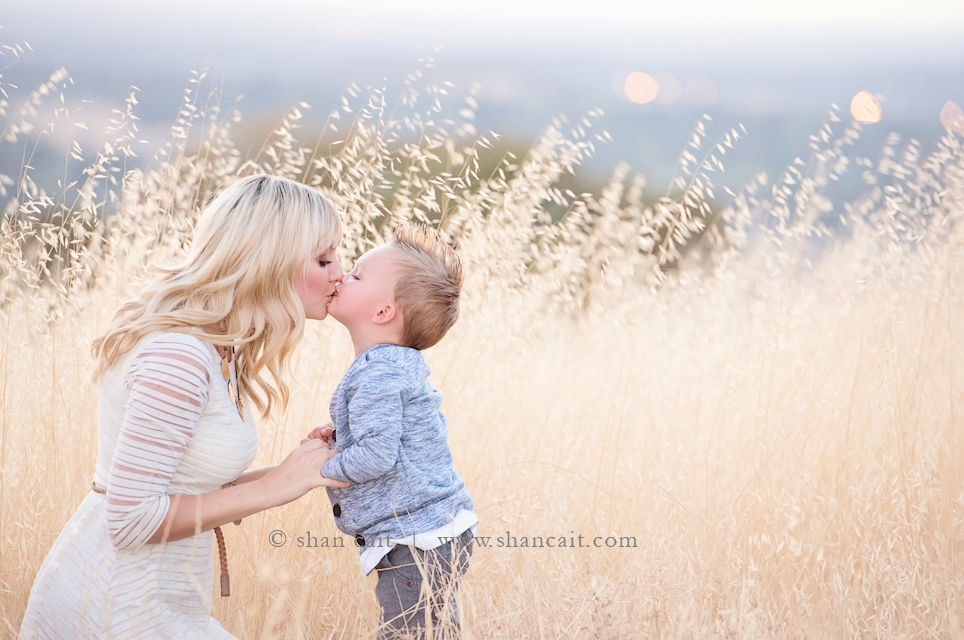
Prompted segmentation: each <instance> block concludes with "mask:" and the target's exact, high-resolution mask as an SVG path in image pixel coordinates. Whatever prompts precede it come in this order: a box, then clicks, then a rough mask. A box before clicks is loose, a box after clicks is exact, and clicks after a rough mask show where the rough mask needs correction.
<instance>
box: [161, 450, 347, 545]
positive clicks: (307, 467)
mask: <svg viewBox="0 0 964 640" xmlns="http://www.w3.org/2000/svg"><path fill="white" fill-rule="evenodd" d="M336 453H337V452H336V451H332V450H329V449H328V445H326V444H325V443H324V442H322V441H321V440H312V441H311V442H309V443H306V444H304V445H302V446H300V447H298V448H297V449H295V450H294V451H292V452H291V454H290V455H289V456H288V457H287V458H285V459H284V461H283V462H282V463H281V464H279V465H275V466H273V467H262V468H260V469H254V470H252V471H249V472H248V473H246V474H244V475H248V474H260V477H257V478H254V479H251V480H246V481H244V482H243V483H242V482H241V481H240V479H239V481H238V484H237V485H236V486H231V485H228V486H227V487H225V488H223V489H220V490H219V491H213V492H211V493H205V494H202V495H198V496H171V506H170V509H168V511H167V515H166V516H165V518H164V521H163V522H162V523H161V526H160V527H158V529H157V531H156V532H155V533H154V535H153V536H151V538H150V539H149V540H148V541H147V542H150V543H157V542H165V541H169V540H182V539H184V538H189V537H191V536H193V535H197V534H198V533H201V532H202V531H207V530H209V529H213V528H214V527H219V526H221V525H225V524H227V523H229V522H233V521H235V520H239V519H241V518H246V517H248V516H250V515H253V514H255V513H258V512H259V511H264V510H266V509H271V508H272V507H278V506H281V505H283V504H287V503H289V502H291V501H292V500H297V499H298V498H300V497H301V496H303V495H304V494H306V493H308V492H309V491H311V490H312V489H314V488H316V487H322V486H327V487H347V486H348V484H347V483H344V482H338V481H337V480H330V479H329V478H326V477H324V476H323V475H321V467H322V465H323V464H324V463H325V462H326V461H327V460H328V459H329V458H331V457H332V456H334V455H335V454H336ZM262 472H264V473H262ZM244 475H242V478H244Z"/></svg>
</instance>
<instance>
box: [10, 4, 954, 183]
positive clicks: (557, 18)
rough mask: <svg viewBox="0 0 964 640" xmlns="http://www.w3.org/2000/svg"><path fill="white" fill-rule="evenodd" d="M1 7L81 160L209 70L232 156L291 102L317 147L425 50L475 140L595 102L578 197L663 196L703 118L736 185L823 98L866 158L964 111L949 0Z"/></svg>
mask: <svg viewBox="0 0 964 640" xmlns="http://www.w3.org/2000/svg"><path fill="white" fill-rule="evenodd" d="M0 7H2V9H0V26H2V27H3V28H2V29H0V44H2V45H7V46H15V45H16V44H21V45H22V46H23V48H24V53H22V54H20V55H19V57H18V56H17V55H16V54H14V53H12V52H11V51H10V50H5V53H4V55H3V56H2V57H0V68H2V69H3V70H2V74H3V78H2V81H3V83H4V85H3V86H4V88H5V91H6V92H7V93H11V94H13V95H12V96H10V97H9V102H10V104H11V106H13V107H16V106H17V100H18V98H17V96H18V95H19V99H20V100H24V99H25V98H26V95H27V92H28V91H30V90H31V89H33V88H35V87H36V86H37V85H38V84H39V83H41V82H42V81H43V80H44V79H45V78H46V77H47V76H49V75H50V74H51V73H52V72H54V71H55V70H56V69H58V68H59V67H65V68H66V70H67V72H68V73H69V74H70V78H71V79H72V80H73V85H72V86H70V87H69V90H68V92H67V96H68V106H69V107H71V108H72V109H73V111H72V113H71V117H74V118H80V119H82V120H83V121H84V122H85V123H86V124H87V127H88V128H87V130H86V131H84V130H74V131H72V132H71V135H72V136H75V137H77V138H78V140H79V142H80V144H81V145H82V146H84V147H85V148H86V147H87V146H91V145H96V144H98V140H99V139H100V137H101V136H102V135H103V131H104V128H105V126H106V123H107V118H108V115H109V114H110V111H111V109H123V107H124V100H125V98H126V97H127V95H128V93H129V89H130V87H131V86H136V87H137V88H138V91H137V94H136V95H137V100H138V103H139V104H138V105H137V107H136V109H135V114H136V115H137V116H138V117H139V118H140V119H141V122H140V129H141V134H142V137H144V138H145V139H148V140H151V141H152V142H154V143H156V142H157V141H158V140H159V139H160V138H161V137H162V136H163V134H164V133H165V132H166V131H167V130H169V129H170V127H171V125H172V124H173V123H174V121H175V119H176V116H177V111H178V108H179V105H180V100H181V96H182V93H183V90H184V87H185V86H186V84H187V81H188V80H189V78H190V77H191V76H190V73H191V71H192V70H196V71H201V70H203V69H207V71H208V74H209V78H212V79H213V81H214V82H215V84H218V85H221V86H223V93H222V98H221V100H222V102H223V103H224V106H225V107H231V108H234V107H235V106H236V107H237V108H238V109H239V110H240V112H241V114H242V121H241V123H240V124H239V126H238V127H237V128H236V134H237V135H236V139H237V140H238V142H239V146H241V147H242V148H244V146H245V143H246V141H247V143H248V144H250V145H251V146H253V147H254V148H255V149H256V148H257V147H258V146H259V144H260V142H261V140H263V138H264V136H265V135H266V134H267V133H268V132H269V131H270V130H271V128H272V127H274V126H275V125H276V123H277V122H278V121H279V120H280V119H281V118H282V117H283V115H284V113H285V112H286V111H287V110H288V109H290V108H291V107H293V106H295V105H296V104H298V103H299V102H305V103H307V104H308V105H310V106H311V107H312V108H311V109H310V110H308V111H306V113H305V119H304V122H303V132H304V135H305V139H306V140H314V138H315V137H317V132H318V131H320V130H321V128H322V126H323V122H324V120H325V117H326V116H327V114H328V113H329V112H330V111H331V109H332V108H334V107H336V106H337V105H338V104H339V96H340V95H342V94H343V92H344V91H345V90H346V88H347V87H348V86H349V85H350V84H351V83H354V84H356V85H358V87H359V88H360V89H361V90H362V92H364V90H365V89H366V87H372V88H382V87H384V88H386V89H387V92H388V95H389V99H390V102H391V100H392V99H393V98H396V97H397V96H398V95H399V90H400V87H401V85H402V83H403V82H404V80H405V78H406V76H407V75H408V74H409V73H412V72H413V71H415V70H416V69H417V68H419V64H418V62H417V61H418V60H419V59H423V58H424V57H425V56H431V57H432V58H433V60H434V65H432V66H430V68H427V69H424V74H425V77H424V80H423V79H420V80H419V81H420V82H422V81H424V82H426V83H429V82H434V83H437V84H439V86H446V87H447V91H448V92H449V94H450V95H452V96H455V97H458V98H462V97H464V96H466V95H468V94H469V91H470V88H471V86H472V85H473V83H477V95H476V99H477V101H478V109H477V110H476V115H475V118H476V119H475V124H476V127H477V129H478V130H479V131H480V132H482V131H484V130H486V129H489V130H492V131H494V132H496V133H498V134H500V135H501V136H503V139H502V144H503V145H504V146H505V147H506V148H509V149H518V150H520V151H524V150H525V149H528V148H530V146H531V143H532V142H533V141H534V140H535V139H536V138H538V136H539V135H540V133H541V132H542V131H543V130H544V129H545V127H546V126H547V125H548V124H549V123H550V122H551V120H552V118H554V117H556V116H560V115H562V116H565V117H567V118H568V119H569V121H571V122H578V121H579V120H580V119H581V118H582V117H583V116H584V115H585V114H586V113H587V112H588V111H590V110H592V109H595V108H599V109H601V110H602V112H603V113H604V115H603V116H602V117H601V118H600V119H599V121H598V124H597V125H596V126H597V127H599V128H600V129H605V130H606V131H608V132H609V134H610V135H611V136H612V142H609V143H607V144H602V145H599V146H597V150H596V154H595V157H594V158H592V159H591V160H590V161H589V162H588V163H587V165H586V166H585V168H584V170H583V172H582V173H581V175H580V180H581V181H583V182H584V183H585V184H584V185H582V186H585V187H586V188H592V187H593V186H595V185H598V183H599V182H601V181H602V180H604V179H605V178H606V176H607V175H608V174H609V173H610V172H611V170H612V168H613V167H614V166H615V165H616V163H617V162H619V161H625V162H627V163H629V165H630V166H631V167H632V169H633V170H635V171H639V172H642V173H644V174H645V175H646V176H647V177H648V179H649V184H650V185H651V188H652V189H653V191H655V192H661V191H665V186H666V184H667V182H668V181H669V179H670V176H671V174H672V173H673V169H674V166H675V163H676V160H677V158H678V157H679V155H680V152H681V151H682V149H683V148H684V146H685V144H686V142H687V141H688V140H689V138H690V132H691V131H692V129H693V127H694V125H695V124H696V123H697V121H698V120H699V119H700V117H701V115H702V114H704V113H705V114H708V115H709V116H711V117H712V119H713V120H712V122H711V123H710V132H709V138H708V139H709V140H710V141H713V140H714V139H715V137H716V135H719V134H721V133H722V132H723V131H725V130H727V129H729V128H730V127H732V126H735V125H737V124H742V125H744V126H745V128H746V130H747V136H746V137H745V138H744V139H743V140H741V141H740V143H739V144H738V145H737V148H736V150H735V152H733V153H731V154H730V155H729V156H728V157H727V160H726V173H727V177H726V178H725V179H724V180H722V182H723V183H724V184H726V185H728V186H730V187H733V188H736V187H738V186H740V185H741V184H742V183H743V182H745V181H746V180H747V179H749V178H750V177H751V176H753V175H755V174H757V173H759V172H761V171H765V172H767V173H768V174H769V175H770V176H773V175H778V174H779V173H780V172H781V171H782V170H783V169H784V168H785V167H786V166H787V165H788V164H789V163H790V162H792V160H793V158H794V157H796V156H802V157H806V154H807V141H808V136H809V135H813V134H816V133H818V131H819V129H820V127H821V124H822V122H824V121H825V119H826V118H827V113H828V110H829V109H830V108H831V105H833V104H836V105H838V106H839V107H840V110H841V112H842V114H843V117H845V118H849V117H851V116H850V113H849V112H850V110H851V103H852V101H854V98H855V96H857V95H858V93H860V92H867V93H866V94H861V95H863V96H864V100H863V102H862V103H861V105H857V106H855V108H862V109H863V112H864V113H863V117H864V118H865V119H866V120H867V122H869V123H871V124H867V125H866V126H865V128H864V133H863V135H862V136H861V139H860V141H858V142H857V145H858V146H859V147H862V148H863V149H858V152H860V151H863V153H865V155H867V156H868V157H874V156H876V155H878V154H879V152H880V149H881V147H882V146H883V145H884V141H885V139H886V136H887V134H889V133H890V132H895V133H897V134H899V136H900V137H901V138H902V139H904V140H907V139H910V138H916V139H917V140H919V141H920V142H921V143H922V145H923V148H924V150H925V151H926V150H928V149H929V148H930V147H931V146H932V145H933V143H934V142H935V141H936V140H937V139H938V137H939V136H940V135H941V134H942V133H943V132H944V126H945V125H946V124H947V123H948V122H949V120H948V118H949V117H950V116H953V115H954V114H955V113H958V112H959V111H960V108H959V106H958V105H964V2H960V1H959V0H954V1H946V0H916V1H915V2H913V3H911V2H906V1H899V2H896V1H895V2H889V1H884V2H881V1H876V2H872V1H863V0H844V1H833V0H815V1H810V2H807V3H802V2H796V3H788V2H772V1H768V2H758V1H756V0H736V1H731V2H726V3H722V2H713V1H711V0H680V1H673V2H663V3H647V2H636V3H632V2H615V1H612V0H595V1H592V2H566V1H562V2H527V1H525V0H517V1H514V2H513V1H508V0H494V1H488V2H455V1H447V2H436V1H429V0H413V1H408V2H389V1H387V0H379V1H373V0H367V1H364V2H342V3H328V2H312V1H310V0H274V1H273V2H271V3H267V2H252V1H250V0H234V1H231V2H227V1H221V0H195V1H193V2H192V1H189V0H165V1H164V2H158V1H148V0H145V1H138V2H132V1H126V2H122V1H119V0H86V1H83V2H66V1H63V0H0ZM28 45H29V48H28ZM446 81H447V82H450V83H451V86H449V85H442V84H441V83H443V82H446ZM11 86H13V88H11ZM18 92H19V93H18ZM71 98H72V99H73V101H72V102H71ZM955 109H957V111H955ZM942 112H943V113H944V116H945V118H944V119H945V122H944V123H943V124H942V121H941V115H942ZM874 120H878V122H876V123H874ZM59 148H60V149H63V146H60V147H59ZM8 152H9V148H8ZM21 161H22V158H16V159H14V158H7V160H6V161H5V163H4V164H11V165H13V166H19V164H20V162H21ZM34 167H35V168H37V167H36V164H34ZM40 171H41V172H42V169H40Z"/></svg>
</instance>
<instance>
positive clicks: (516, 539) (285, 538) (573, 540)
mask: <svg viewBox="0 0 964 640" xmlns="http://www.w3.org/2000/svg"><path fill="white" fill-rule="evenodd" d="M458 539H459V538H458V537H439V539H438V540H439V544H440V545H442V544H446V543H448V542H451V541H453V540H458ZM472 540H473V544H474V545H475V548H476V550H478V549H485V548H491V549H635V548H637V543H636V537H635V536H616V535H597V536H593V535H589V536H587V535H583V534H581V533H580V534H577V533H575V532H569V535H516V534H513V533H512V532H511V531H506V532H505V533H504V534H500V535H497V536H475V537H474V538H473V539H472ZM268 544H270V545H271V546H272V547H285V546H289V547H297V548H301V549H344V548H349V547H351V548H356V549H357V548H359V547H391V546H394V543H392V542H390V541H389V539H388V538H372V539H370V540H366V539H365V538H364V537H362V536H355V537H354V538H351V537H349V536H327V535H317V534H314V533H312V532H311V531H304V532H300V533H292V534H289V533H288V532H287V531H282V530H281V529H275V530H274V531H272V532H271V533H269V534H268Z"/></svg>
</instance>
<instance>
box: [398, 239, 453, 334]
mask: <svg viewBox="0 0 964 640" xmlns="http://www.w3.org/2000/svg"><path fill="white" fill-rule="evenodd" d="M389 244H390V246H392V247H395V248H396V249H398V250H399V259H398V282H397V283H396V284H395V304H397V305H398V309H399V311H400V312H401V314H402V339H401V346H403V347H410V348H412V349H418V350H419V351H421V350H422V349H428V348H429V347H431V346H433V345H435V344H436V343H438V341H439V340H441V339H442V338H443V337H444V336H445V334H446V333H447V332H448V330H449V329H450V328H452V325H453V324H455V321H456V320H458V317H459V293H460V292H461V290H462V279H463V275H462V261H461V259H459V254H457V253H456V252H455V250H454V249H452V247H450V246H448V245H447V244H446V243H445V241H444V240H442V237H441V236H440V235H439V234H438V232H436V231H435V230H434V229H429V228H428V227H424V226H422V225H415V224H403V225H401V226H399V227H398V228H397V229H395V233H394V236H393V237H392V241H391V243H389Z"/></svg>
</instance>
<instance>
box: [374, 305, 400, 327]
mask: <svg viewBox="0 0 964 640" xmlns="http://www.w3.org/2000/svg"><path fill="white" fill-rule="evenodd" d="M397 315H398V307H396V306H395V304H394V303H392V302H389V303H386V304H384V305H382V306H381V307H379V308H378V311H376V312H375V315H374V316H372V322H374V323H375V324H388V323H389V322H391V321H392V320H394V319H395V316H397Z"/></svg>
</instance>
